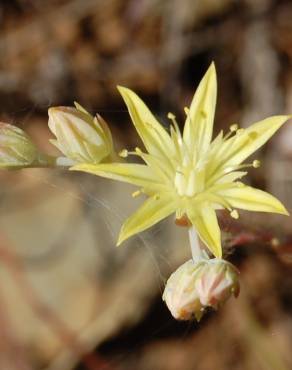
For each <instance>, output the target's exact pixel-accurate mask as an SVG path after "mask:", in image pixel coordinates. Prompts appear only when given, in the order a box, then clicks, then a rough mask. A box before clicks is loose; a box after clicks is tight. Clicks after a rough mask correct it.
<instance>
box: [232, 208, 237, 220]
mask: <svg viewBox="0 0 292 370" xmlns="http://www.w3.org/2000/svg"><path fill="white" fill-rule="evenodd" d="M230 216H231V217H232V218H234V219H235V220H237V219H238V218H239V214H238V212H237V210H236V209H234V210H233V211H231V212H230Z"/></svg>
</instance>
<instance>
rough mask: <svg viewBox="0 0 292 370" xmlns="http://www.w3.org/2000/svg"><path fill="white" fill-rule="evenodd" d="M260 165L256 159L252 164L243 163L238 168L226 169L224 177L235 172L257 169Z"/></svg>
mask: <svg viewBox="0 0 292 370" xmlns="http://www.w3.org/2000/svg"><path fill="white" fill-rule="evenodd" d="M260 165H261V162H260V161H259V160H258V159H255V160H254V161H253V162H252V163H244V164H240V165H239V166H231V167H227V168H226V169H225V171H224V175H226V174H227V173H229V172H233V171H237V170H242V169H244V168H251V167H253V168H259V167H260Z"/></svg>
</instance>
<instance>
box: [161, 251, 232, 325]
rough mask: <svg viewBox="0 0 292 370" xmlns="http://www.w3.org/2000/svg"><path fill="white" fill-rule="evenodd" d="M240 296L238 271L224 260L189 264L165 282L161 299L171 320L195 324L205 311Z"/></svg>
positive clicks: (185, 264) (190, 262)
mask: <svg viewBox="0 0 292 370" xmlns="http://www.w3.org/2000/svg"><path fill="white" fill-rule="evenodd" d="M238 293H239V282H238V271H237V270H236V268H235V267H234V266H233V265H232V264H231V263H229V262H227V261H225V260H223V259H219V258H218V259H217V258H214V259H210V260H201V261H198V262H194V261H193V260H189V261H187V262H185V263H184V264H183V265H182V266H180V267H179V268H178V269H177V270H176V271H175V272H174V273H173V274H172V275H171V276H170V278H169V279H168V281H167V283H166V287H165V290H164V293H163V297H162V299H163V300H164V301H165V303H166V305H167V307H168V308H169V310H170V312H171V313H172V315H173V316H174V318H176V319H178V320H190V319H192V318H193V317H195V318H196V319H197V320H198V321H199V320H200V319H201V317H202V316H203V314H204V310H205V309H206V308H207V307H212V308H215V309H217V308H218V307H219V306H220V305H222V304H223V303H224V302H225V301H226V300H227V299H228V298H229V297H230V296H231V295H232V294H234V295H235V296H237V295H238Z"/></svg>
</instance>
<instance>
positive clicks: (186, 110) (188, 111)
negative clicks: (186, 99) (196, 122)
mask: <svg viewBox="0 0 292 370" xmlns="http://www.w3.org/2000/svg"><path fill="white" fill-rule="evenodd" d="M184 111H185V114H186V115H188V114H189V113H190V110H189V108H188V107H184Z"/></svg>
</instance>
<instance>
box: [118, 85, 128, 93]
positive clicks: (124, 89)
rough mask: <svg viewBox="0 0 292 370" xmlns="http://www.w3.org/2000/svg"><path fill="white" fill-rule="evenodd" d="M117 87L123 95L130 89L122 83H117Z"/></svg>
mask: <svg viewBox="0 0 292 370" xmlns="http://www.w3.org/2000/svg"><path fill="white" fill-rule="evenodd" d="M117 89H118V91H119V93H120V94H121V95H122V94H123V92H126V91H127V90H129V89H128V88H127V87H124V86H122V85H117Z"/></svg>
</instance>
